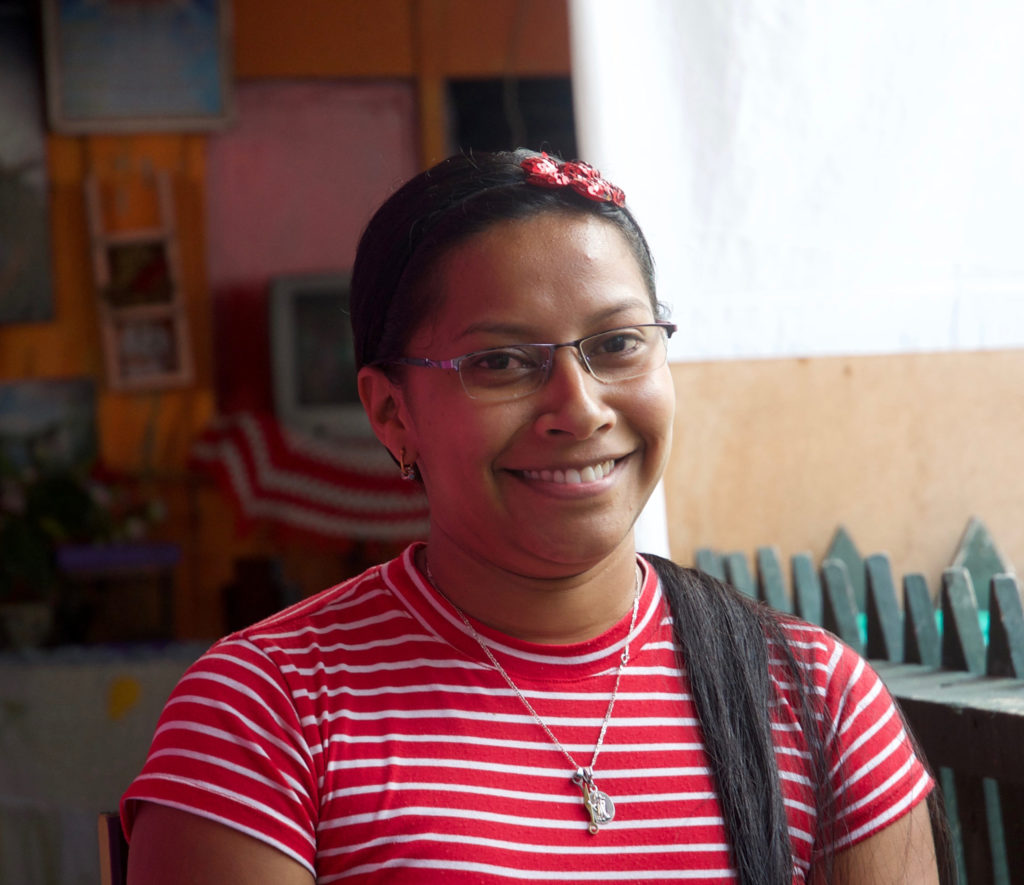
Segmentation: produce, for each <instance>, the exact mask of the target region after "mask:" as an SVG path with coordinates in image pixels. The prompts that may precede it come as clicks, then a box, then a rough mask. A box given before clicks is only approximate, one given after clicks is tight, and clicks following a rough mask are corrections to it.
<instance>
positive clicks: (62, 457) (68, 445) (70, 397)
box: [0, 377, 98, 475]
mask: <svg viewBox="0 0 1024 885" xmlns="http://www.w3.org/2000/svg"><path fill="white" fill-rule="evenodd" d="M97 446H98V440H97V434H96V384H95V382H94V381H93V380H92V379H91V378H85V377H82V378H47V379H33V380H28V381H11V382H2V383H0V475H2V474H4V473H9V472H10V471H12V470H13V471H14V472H15V473H20V472H21V471H24V470H27V469H48V470H49V469H54V470H68V469H71V470H73V469H76V468H80V467H84V466H88V465H89V464H91V463H92V461H93V460H94V459H95V458H96V454H97V450H98V449H97Z"/></svg>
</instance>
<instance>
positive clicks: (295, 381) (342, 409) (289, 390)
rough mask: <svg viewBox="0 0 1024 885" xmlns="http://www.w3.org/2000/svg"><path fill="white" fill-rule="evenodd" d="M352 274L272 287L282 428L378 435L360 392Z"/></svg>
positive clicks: (283, 281) (296, 279) (291, 279)
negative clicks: (352, 319)
mask: <svg viewBox="0 0 1024 885" xmlns="http://www.w3.org/2000/svg"><path fill="white" fill-rule="evenodd" d="M348 292H349V278H348V275H347V274H344V273H335V274H297V275H291V276H282V277H277V278H276V279H274V280H273V281H272V283H271V286H270V317H269V319H270V349H271V375H272V379H273V393H274V411H275V413H276V415H277V419H278V421H279V422H280V423H281V424H284V425H285V426H287V427H291V428H293V429H295V430H299V431H303V432H306V433H311V434H314V435H316V436H326V437H335V438H342V437H352V436H368V435H370V434H371V433H372V431H371V430H370V425H369V422H368V421H367V420H366V415H365V413H364V412H363V407H362V404H361V403H360V401H359V392H358V390H357V387H356V363H355V348H354V345H353V341H352V329H351V326H350V325H349V319H348Z"/></svg>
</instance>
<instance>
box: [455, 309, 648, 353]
mask: <svg viewBox="0 0 1024 885" xmlns="http://www.w3.org/2000/svg"><path fill="white" fill-rule="evenodd" d="M641 305H642V306H645V307H647V306H649V304H648V303H647V302H646V301H643V302H641V301H640V300H638V299H630V300H628V301H623V302H621V303H620V304H616V305H613V306H612V307H609V308H608V309H607V310H603V311H601V312H600V313H597V314H594V315H592V316H591V317H589V318H588V322H589V323H593V324H594V325H597V324H598V323H603V322H611V321H612V319H613V318H615V317H618V316H619V315H620V314H623V313H626V312H627V311H629V310H632V309H633V308H635V307H638V306H641ZM627 325H629V324H627ZM634 325H635V324H634ZM532 328H533V327H532V326H524V325H519V324H517V323H501V322H493V321H491V320H481V321H480V322H478V323H472V324H471V325H469V326H467V327H466V328H465V329H463V330H462V331H461V332H459V334H458V335H456V336H455V340H456V341H461V340H462V339H464V338H468V337H469V336H470V335H475V334H477V333H479V332H483V333H486V334H490V335H496V336H504V337H508V338H512V339H514V340H517V341H519V342H520V343H523V344H532V343H538V342H537V336H536V335H534V333H533V331H532ZM598 331H600V330H598Z"/></svg>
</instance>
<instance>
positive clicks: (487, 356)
mask: <svg viewBox="0 0 1024 885" xmlns="http://www.w3.org/2000/svg"><path fill="white" fill-rule="evenodd" d="M549 360H550V354H549V350H548V348H546V347H535V346H533V345H530V344H517V345H514V346H511V347H493V348H491V349H490V350H479V351H477V352H476V353H470V354H466V356H464V357H462V358H461V359H460V360H459V363H458V369H459V378H461V379H462V386H463V387H464V388H465V390H466V393H468V394H469V395H470V396H471V397H472V398H473V399H484V400H502V399H517V398H518V397H521V396H526V395H528V394H530V393H533V392H534V391H535V390H536V389H537V388H538V387H540V385H541V382H542V381H543V380H544V375H545V373H546V372H547V367H548V362H549Z"/></svg>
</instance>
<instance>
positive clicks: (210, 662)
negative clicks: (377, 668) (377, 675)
mask: <svg viewBox="0 0 1024 885" xmlns="http://www.w3.org/2000/svg"><path fill="white" fill-rule="evenodd" d="M408 552H409V551H406V552H405V553H403V554H402V555H401V556H399V557H397V558H396V559H394V560H391V561H390V562H386V563H383V564H380V565H375V566H373V567H371V568H369V569H367V570H366V571H365V572H363V573H362V574H360V575H357V576H355V577H353V578H350V579H348V580H346V581H343V582H342V583H340V584H337V585H335V586H334V587H330V588H328V589H326V590H324V591H322V592H320V593H317V594H315V595H313V596H310V597H308V598H307V599H304V600H301V601H300V602H297V603H295V604H294V605H291V606H289V607H288V608H286V609H283V610H282V611H280V612H278V613H276V614H274V615H271V616H270V617H268V618H266V619H264V620H262V621H259V622H257V623H255V624H252V625H251V626H249V627H245V628H243V629H241V630H238V631H236V632H234V633H232V634H230V635H228V636H225V637H223V638H221V639H220V640H218V641H217V642H216V643H214V644H213V645H212V646H211V647H210V649H209V650H208V651H207V652H206V653H205V654H204V655H203V656H202V657H200V658H199V660H198V661H196V663H195V664H193V666H192V667H191V668H190V670H189V671H188V673H187V674H186V676H185V678H184V679H183V680H182V682H183V683H187V682H189V681H190V680H193V681H194V680H197V679H203V678H204V677H205V678H206V679H212V680H213V681H214V682H219V683H221V688H222V689H227V688H230V687H238V686H243V685H248V686H253V685H256V686H259V685H262V686H264V687H266V686H268V685H270V684H273V685H276V686H278V687H279V688H280V689H281V690H284V691H285V692H286V693H287V692H288V690H287V689H286V688H285V686H288V685H290V686H292V688H295V687H296V685H298V684H299V683H302V684H305V683H306V682H308V681H309V679H310V678H312V677H313V675H314V674H315V673H322V672H324V671H325V670H330V669H331V668H332V667H335V666H344V664H345V663H346V662H350V661H351V660H352V659H353V657H362V656H365V654H366V653H367V651H368V649H369V648H370V647H371V644H368V643H367V636H368V635H371V634H372V635H373V636H374V638H375V639H376V640H377V642H376V643H373V644H372V645H379V644H380V643H382V642H385V641H386V640H387V639H388V637H395V636H402V635H405V634H407V633H408V631H409V626H410V622H411V621H412V615H411V614H410V613H409V610H408V608H407V607H406V606H405V605H404V604H403V603H402V600H401V598H400V595H401V591H402V589H403V585H404V583H406V582H407V581H408V580H409V579H408V574H407V567H406V564H405V557H406V555H407V554H408Z"/></svg>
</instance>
